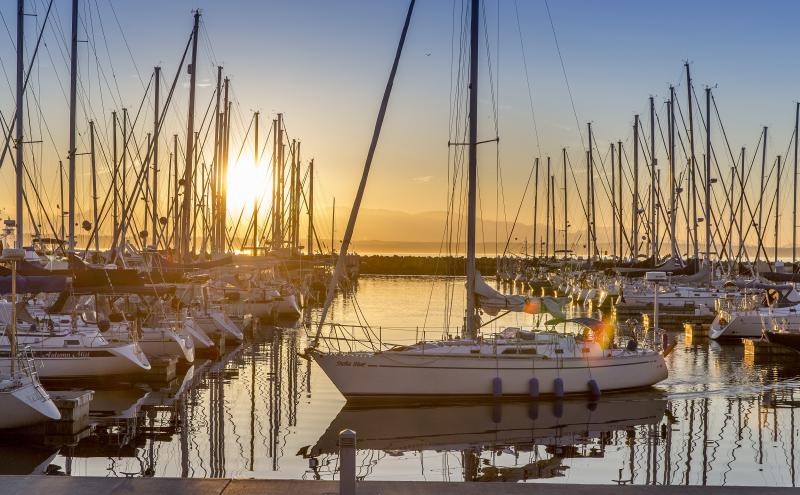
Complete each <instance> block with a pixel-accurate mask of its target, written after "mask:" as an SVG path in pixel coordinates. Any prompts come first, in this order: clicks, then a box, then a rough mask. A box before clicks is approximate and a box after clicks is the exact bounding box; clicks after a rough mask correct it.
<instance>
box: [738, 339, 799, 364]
mask: <svg viewBox="0 0 800 495" xmlns="http://www.w3.org/2000/svg"><path fill="white" fill-rule="evenodd" d="M742 343H743V344H744V355H745V357H748V356H750V357H753V358H784V357H787V358H795V359H796V358H797V352H795V351H794V350H792V349H789V348H788V347H784V346H782V345H777V344H773V343H772V342H769V341H767V340H765V339H742Z"/></svg>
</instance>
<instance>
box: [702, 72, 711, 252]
mask: <svg viewBox="0 0 800 495" xmlns="http://www.w3.org/2000/svg"><path fill="white" fill-rule="evenodd" d="M705 175H706V191H705V192H706V197H705V203H706V204H705V207H706V211H705V213H704V216H705V218H706V220H705V222H706V262H707V263H708V264H709V265H710V264H711V88H706V172H705Z"/></svg>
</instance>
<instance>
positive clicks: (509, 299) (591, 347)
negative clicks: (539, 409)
mask: <svg viewBox="0 0 800 495" xmlns="http://www.w3.org/2000/svg"><path fill="white" fill-rule="evenodd" d="M413 8H414V1H412V2H411V4H410V6H409V9H408V13H407V17H406V20H405V25H404V27H403V31H402V35H401V38H400V43H399V46H398V49H397V52H396V55H395V59H394V64H393V67H392V70H391V73H390V76H389V82H388V84H387V87H386V91H385V92H384V96H383V100H382V103H381V108H380V111H379V114H378V120H377V123H376V126H375V132H374V133H373V137H372V142H371V145H370V149H369V152H368V154H367V159H366V163H365V166H364V172H363V174H362V177H361V182H360V184H359V188H358V191H357V193H356V198H355V202H354V205H353V209H352V210H351V213H350V218H349V221H348V225H347V230H346V231H345V237H344V239H343V241H342V246H341V251H340V253H339V257H338V259H337V263H336V271H335V272H334V276H333V277H332V279H331V281H330V283H329V285H328V291H327V297H326V301H325V306H324V307H323V311H322V313H321V316H320V321H319V323H318V326H317V331H316V335H315V336H314V338H313V340H312V343H311V345H310V347H309V348H308V349H307V351H306V355H307V356H310V357H311V358H312V359H314V360H315V361H316V362H317V363H318V364H319V366H320V367H321V368H322V370H323V371H324V372H325V374H327V375H328V377H329V378H330V379H331V381H332V382H333V383H334V385H335V386H336V387H337V388H338V389H339V391H340V392H341V393H342V394H343V395H344V396H345V397H346V398H348V399H356V398H366V397H390V398H393V397H397V398H400V397H427V398H440V397H446V396H447V397H452V396H471V397H480V396H490V397H491V396H494V397H498V396H529V397H534V398H535V397H539V395H552V396H556V397H560V396H563V395H565V394H587V393H590V394H592V395H599V394H600V393H601V391H612V390H628V389H637V388H645V387H649V386H652V385H654V384H656V383H658V382H660V381H662V380H664V379H665V378H667V375H668V372H667V367H666V364H665V361H664V356H663V355H662V354H661V353H660V352H657V351H656V350H653V349H645V348H642V347H640V346H639V344H638V342H636V341H634V340H632V341H629V342H628V345H626V346H623V347H614V346H606V345H604V344H603V343H602V342H601V339H600V338H597V339H594V338H592V337H591V332H586V334H587V337H586V338H582V336H574V335H571V334H566V333H557V332H554V331H529V330H524V329H521V328H514V327H512V328H506V329H505V330H503V331H502V332H500V333H499V334H496V335H483V334H481V332H480V328H481V319H480V315H481V310H482V311H483V312H485V313H488V314H489V315H492V314H493V313H494V314H498V313H499V312H500V311H507V312H511V311H515V312H525V313H528V314H542V313H550V314H554V315H557V316H559V315H560V306H562V305H563V303H565V302H566V301H565V300H564V301H560V300H556V299H553V298H547V297H528V296H523V295H503V294H500V293H499V292H497V291H496V290H494V289H493V288H491V287H489V286H488V285H487V284H486V283H485V282H484V281H483V279H482V277H481V275H480V273H479V272H478V271H477V270H476V265H475V237H476V212H477V177H478V174H477V165H478V163H477V144H478V139H477V135H478V124H477V122H478V119H477V109H478V91H477V88H478V47H479V35H478V34H479V25H480V20H479V16H480V12H479V0H472V1H471V33H470V61H469V63H470V67H469V69H470V71H469V88H470V90H469V141H468V143H467V144H468V146H469V160H468V165H469V167H468V181H467V187H468V195H467V196H468V213H467V261H466V273H467V281H466V288H467V294H466V299H467V301H466V302H467V304H466V308H467V310H466V315H465V318H464V328H463V332H462V334H461V335H460V336H459V338H454V339H443V340H438V341H423V342H419V343H417V344H414V345H406V346H389V347H388V348H384V346H383V345H382V344H383V343H382V342H379V343H378V344H379V347H378V348H377V349H375V350H369V351H360V350H349V349H348V350H346V351H343V350H339V349H340V346H337V348H336V349H334V348H332V346H330V347H331V348H330V349H322V348H321V347H320V346H319V343H320V337H321V334H322V329H323V328H324V325H325V317H326V315H327V312H328V309H329V307H330V304H331V301H332V299H333V295H334V291H335V288H336V284H337V283H338V280H339V278H340V277H341V273H342V270H343V267H344V263H345V258H346V254H347V249H348V247H349V243H350V240H351V238H352V235H353V230H354V226H355V221H356V217H357V214H358V209H359V207H360V204H361V200H362V198H363V194H364V189H365V187H366V180H367V177H368V174H369V169H370V166H371V162H372V156H373V154H374V151H375V148H376V146H377V140H378V137H379V135H380V129H381V126H382V123H383V118H384V116H385V112H386V108H387V104H388V99H389V96H390V94H391V88H392V85H393V83H394V77H395V74H396V72H397V66H398V62H399V58H400V54H401V53H402V47H403V44H404V41H405V37H406V33H407V32H408V26H409V23H410V19H411V13H412V12H413ZM332 342H334V343H337V344H341V338H340V337H335V338H334V339H333V340H332ZM373 344H374V342H373Z"/></svg>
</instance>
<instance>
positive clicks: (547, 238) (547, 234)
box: [544, 156, 555, 258]
mask: <svg viewBox="0 0 800 495" xmlns="http://www.w3.org/2000/svg"><path fill="white" fill-rule="evenodd" d="M544 177H545V180H546V181H547V188H546V189H545V198H546V199H547V208H545V216H544V257H545V258H547V257H548V256H549V255H550V205H551V202H550V185H551V184H550V157H549V156H548V157H547V175H545V176H544ZM553 206H555V205H553Z"/></svg>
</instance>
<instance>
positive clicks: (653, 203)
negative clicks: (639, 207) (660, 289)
mask: <svg viewBox="0 0 800 495" xmlns="http://www.w3.org/2000/svg"><path fill="white" fill-rule="evenodd" d="M657 164H658V160H657V159H656V106H655V102H654V100H653V97H652V96H651V97H650V185H651V188H650V248H651V249H650V255H651V256H652V257H653V266H656V265H658V177H657V175H656V166H657Z"/></svg>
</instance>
